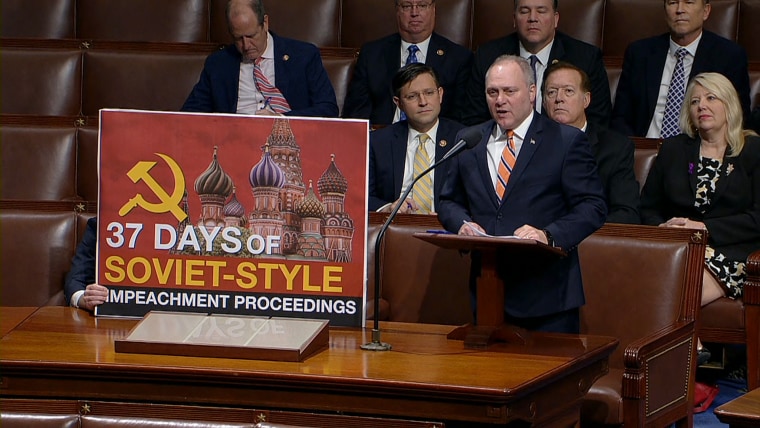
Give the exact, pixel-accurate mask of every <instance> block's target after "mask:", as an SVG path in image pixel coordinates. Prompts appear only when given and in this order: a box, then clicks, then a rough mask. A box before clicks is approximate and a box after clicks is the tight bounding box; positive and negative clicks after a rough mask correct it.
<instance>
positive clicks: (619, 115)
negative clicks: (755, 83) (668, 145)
mask: <svg viewBox="0 0 760 428" xmlns="http://www.w3.org/2000/svg"><path fill="white" fill-rule="evenodd" d="M664 6H665V7H664V11H665V21H666V22H667V23H668V27H669V28H670V32H668V33H665V34H661V35H659V36H655V37H650V38H647V39H643V40H639V41H636V42H633V43H631V44H630V45H629V46H628V49H626V51H625V56H624V57H623V71H622V73H621V74H620V82H619V83H618V86H617V89H616V91H615V109H614V110H613V111H612V122H611V126H612V127H613V128H615V129H616V130H618V131H620V132H622V133H624V134H625V135H630V136H637V137H649V138H667V137H672V136H674V135H678V134H680V133H681V129H680V128H679V127H678V119H677V118H678V113H679V112H680V111H681V106H682V104H683V96H684V93H685V92H686V84H687V83H688V81H689V79H690V78H691V77H692V76H696V75H697V74H699V73H704V72H709V71H710V72H717V73H721V74H722V75H724V76H726V77H727V78H728V80H730V81H731V82H733V84H734V87H735V88H736V92H737V93H738V94H739V100H740V101H741V103H742V109H743V110H744V115H745V118H749V108H750V100H749V74H748V72H747V53H746V52H745V51H744V48H742V47H741V46H739V45H738V44H736V43H734V42H732V41H730V40H727V39H724V38H723V37H720V36H719V35H717V34H715V33H712V32H710V31H707V30H704V29H703V26H704V23H705V21H706V20H707V18H708V17H709V16H710V10H711V5H710V0H664ZM671 88H672V89H671Z"/></svg>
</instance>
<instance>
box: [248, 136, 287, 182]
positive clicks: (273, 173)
mask: <svg viewBox="0 0 760 428" xmlns="http://www.w3.org/2000/svg"><path fill="white" fill-rule="evenodd" d="M248 180H249V181H250V183H251V186H253V187H282V186H283V185H284V184H285V173H284V172H282V169H280V167H279V166H278V165H277V163H275V161H274V160H272V156H271V155H270V154H269V144H266V145H264V154H263V155H262V156H261V160H260V161H259V163H257V164H256V165H255V166H254V167H253V168H251V173H250V175H249V176H248Z"/></svg>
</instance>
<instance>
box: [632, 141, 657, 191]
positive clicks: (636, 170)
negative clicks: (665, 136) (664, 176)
mask: <svg viewBox="0 0 760 428" xmlns="http://www.w3.org/2000/svg"><path fill="white" fill-rule="evenodd" d="M631 139H632V140H633V143H634V144H635V147H636V149H635V151H634V152H633V174H634V175H635V176H636V181H638V182H639V192H640V191H641V189H643V188H644V183H646V181H647V175H649V170H650V169H651V168H652V165H654V160H655V158H657V151H659V150H660V144H662V141H660V139H658V138H641V137H631Z"/></svg>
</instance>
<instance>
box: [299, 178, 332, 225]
mask: <svg viewBox="0 0 760 428" xmlns="http://www.w3.org/2000/svg"><path fill="white" fill-rule="evenodd" d="M296 214H298V216H299V217H301V218H307V217H314V218H323V217H324V216H325V206H324V205H323V204H322V202H319V199H317V195H316V194H315V193H314V187H313V186H312V181H311V180H309V190H308V191H307V192H306V196H305V197H304V198H303V199H302V200H301V201H299V202H298V203H296Z"/></svg>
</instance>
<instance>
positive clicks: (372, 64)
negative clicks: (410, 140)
mask: <svg viewBox="0 0 760 428" xmlns="http://www.w3.org/2000/svg"><path fill="white" fill-rule="evenodd" d="M396 20H397V23H398V33H395V34H391V35H390V36H386V37H383V38H382V39H379V40H375V41H371V42H368V43H366V44H364V46H362V48H361V50H360V51H359V58H358V59H357V61H356V67H354V73H353V75H352V77H351V82H350V84H349V86H348V91H347V93H346V100H345V102H344V105H343V117H347V118H355V119H369V121H370V122H371V123H372V124H376V125H389V124H391V123H395V122H397V121H399V120H400V119H403V117H402V116H401V111H400V110H399V109H398V108H396V105H395V104H394V103H393V90H392V88H391V80H392V79H393V76H394V75H395V74H396V72H397V71H398V70H399V68H401V67H402V66H403V65H406V64H410V63H414V62H421V63H425V64H427V65H429V66H431V67H432V68H433V69H434V70H435V72H436V74H437V75H438V81H439V82H440V84H441V87H443V91H444V92H445V93H446V98H445V100H444V101H443V105H442V106H441V116H443V117H449V118H451V117H453V115H454V109H455V106H456V104H455V103H456V102H457V100H458V99H459V95H458V93H459V91H461V90H462V89H463V88H464V84H465V82H466V81H467V77H468V74H469V68H470V65H471V64H472V51H470V50H469V49H467V48H465V47H463V46H460V45H458V44H456V43H454V42H452V41H451V40H449V39H447V38H445V37H443V36H441V35H440V34H438V33H435V32H433V28H434V27H435V0H396Z"/></svg>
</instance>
